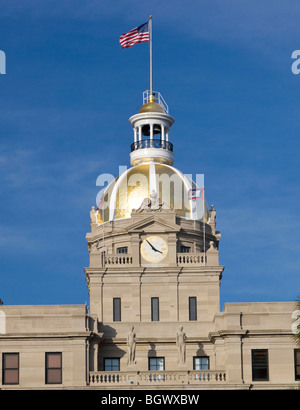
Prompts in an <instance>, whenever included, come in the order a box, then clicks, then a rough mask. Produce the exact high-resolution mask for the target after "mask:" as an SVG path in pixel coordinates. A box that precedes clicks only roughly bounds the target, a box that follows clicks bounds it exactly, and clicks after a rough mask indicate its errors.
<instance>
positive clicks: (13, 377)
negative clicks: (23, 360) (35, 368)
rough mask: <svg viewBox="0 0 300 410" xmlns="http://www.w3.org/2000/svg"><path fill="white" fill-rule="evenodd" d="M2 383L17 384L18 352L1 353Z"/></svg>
mask: <svg viewBox="0 0 300 410" xmlns="http://www.w3.org/2000/svg"><path fill="white" fill-rule="evenodd" d="M2 362H3V365H2V369H3V370H2V383H3V384H19V353H3V355H2Z"/></svg>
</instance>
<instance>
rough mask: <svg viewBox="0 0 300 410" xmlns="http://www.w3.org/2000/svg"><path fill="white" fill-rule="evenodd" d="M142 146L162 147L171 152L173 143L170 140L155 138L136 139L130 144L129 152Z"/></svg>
mask: <svg viewBox="0 0 300 410" xmlns="http://www.w3.org/2000/svg"><path fill="white" fill-rule="evenodd" d="M143 148H163V149H166V150H168V151H171V152H173V144H172V143H171V142H169V141H165V140H161V139H156V138H152V139H144V140H138V141H135V142H133V143H132V144H131V152H133V151H136V150H137V149H143Z"/></svg>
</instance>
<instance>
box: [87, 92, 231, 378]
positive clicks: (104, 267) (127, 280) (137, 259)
mask: <svg viewBox="0 0 300 410" xmlns="http://www.w3.org/2000/svg"><path fill="white" fill-rule="evenodd" d="M129 121H130V123H131V125H132V127H133V142H132V143H131V152H130V162H131V165H132V166H131V168H129V169H127V170H126V171H125V172H124V173H123V174H121V175H120V176H119V177H118V178H116V179H115V180H114V181H113V182H112V183H111V184H109V185H108V186H107V188H106V189H105V190H104V192H103V195H102V197H101V199H100V201H99V205H98V207H97V209H95V208H94V207H93V208H92V210H91V212H90V219H91V232H89V233H88V234H87V235H86V239H87V243H88V250H89V255H90V264H89V267H88V268H86V269H85V273H86V280H87V285H88V289H89V295H90V314H91V317H93V318H94V320H95V323H94V331H95V335H97V337H96V336H95V352H96V353H95V356H94V359H93V360H92V362H93V366H94V369H92V370H94V372H98V373H97V375H98V376H97V377H100V376H99V374H101V371H103V372H105V371H112V370H115V371H118V372H127V373H126V374H127V375H128V371H131V370H132V371H133V370H134V371H136V372H146V373H145V374H146V376H145V377H150V376H149V374H148V373H147V372H149V371H151V370H153V369H156V370H158V371H159V370H169V371H171V372H172V371H173V372H174V371H175V372H177V371H178V370H180V369H184V370H185V371H189V370H193V368H194V360H195V358H197V357H202V356H205V357H208V356H211V357H214V353H213V350H214V346H213V345H212V344H211V343H209V333H210V332H211V331H212V329H213V320H214V317H215V315H216V314H217V313H219V311H220V306H219V286H220V280H221V276H222V272H223V266H220V265H219V260H218V246H219V240H220V233H219V232H216V230H215V227H216V225H215V217H216V211H215V209H214V207H213V206H211V208H210V209H209V208H208V206H207V204H206V201H205V199H204V197H203V195H201V193H202V190H201V189H202V188H203V187H199V186H197V185H196V183H195V182H194V181H193V180H191V179H190V178H189V177H188V176H187V175H184V174H183V173H182V172H180V171H179V170H178V169H176V168H175V167H174V166H173V163H174V150H173V144H172V143H171V141H170V129H171V126H172V125H173V123H174V118H173V117H172V116H171V115H170V114H169V109H168V106H167V104H166V103H165V101H164V99H163V98H162V96H161V94H160V93H157V92H152V93H150V92H149V91H146V92H144V94H143V104H142V106H141V108H140V110H139V112H138V113H137V114H135V115H133V116H132V117H130V119H129ZM199 360H200V359H199ZM99 372H100V373H99ZM119 375H120V374H119ZM95 377H96V373H95Z"/></svg>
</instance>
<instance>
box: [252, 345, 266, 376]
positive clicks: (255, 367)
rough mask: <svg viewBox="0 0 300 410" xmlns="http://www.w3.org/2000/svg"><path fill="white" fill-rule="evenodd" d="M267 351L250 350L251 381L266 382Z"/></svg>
mask: <svg viewBox="0 0 300 410" xmlns="http://www.w3.org/2000/svg"><path fill="white" fill-rule="evenodd" d="M268 379H269V374H268V350H266V349H260V350H252V380H253V381H260V380H268Z"/></svg>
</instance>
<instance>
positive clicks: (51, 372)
mask: <svg viewBox="0 0 300 410" xmlns="http://www.w3.org/2000/svg"><path fill="white" fill-rule="evenodd" d="M47 383H58V384H59V383H61V369H48V375H47Z"/></svg>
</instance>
